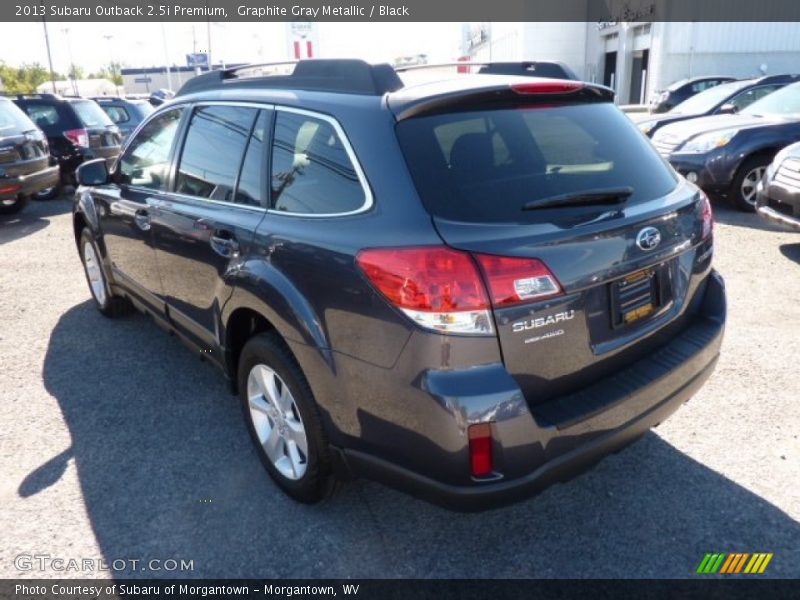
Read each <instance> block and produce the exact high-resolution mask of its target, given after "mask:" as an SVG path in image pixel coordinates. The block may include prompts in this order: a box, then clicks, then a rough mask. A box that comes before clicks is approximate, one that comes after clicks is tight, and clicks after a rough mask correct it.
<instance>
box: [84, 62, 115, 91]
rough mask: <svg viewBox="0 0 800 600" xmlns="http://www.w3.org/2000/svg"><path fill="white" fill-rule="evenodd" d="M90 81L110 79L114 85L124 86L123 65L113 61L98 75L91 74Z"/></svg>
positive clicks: (98, 72)
mask: <svg viewBox="0 0 800 600" xmlns="http://www.w3.org/2000/svg"><path fill="white" fill-rule="evenodd" d="M89 79H108V80H109V81H110V82H112V83H113V84H114V85H117V86H119V85H122V84H123V81H122V65H120V64H119V63H118V62H113V61H112V62H110V63H108V66H105V67H103V68H101V69H100V70H99V71H97V72H96V73H90V74H89Z"/></svg>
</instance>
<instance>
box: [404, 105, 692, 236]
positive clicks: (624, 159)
mask: <svg viewBox="0 0 800 600" xmlns="http://www.w3.org/2000/svg"><path fill="white" fill-rule="evenodd" d="M397 133H398V137H399V140H400V145H401V147H402V149H403V153H404V155H405V157H406V160H407V162H408V165H409V168H410V170H411V174H412V177H413V178H414V182H415V184H416V186H417V189H418V190H419V193H420V195H421V197H422V200H423V202H424V203H425V206H426V208H427V209H428V211H429V212H430V213H431V214H434V215H436V216H440V217H444V218H447V219H452V220H458V221H472V222H508V221H511V222H514V221H531V220H534V219H537V218H540V217H541V215H542V213H543V212H547V211H544V210H534V211H523V210H522V207H523V206H524V205H525V204H527V203H529V202H532V201H536V200H540V199H544V198H549V197H552V196H560V195H562V194H578V193H583V192H589V191H596V190H601V189H611V188H620V187H631V188H633V194H632V195H631V196H630V198H629V199H628V200H627V203H628V204H631V203H638V202H645V201H648V200H652V199H655V198H658V197H661V196H664V195H666V194H668V193H670V192H671V191H672V190H673V189H674V188H675V186H676V184H677V178H676V176H675V175H674V174H673V173H672V171H671V170H670V169H669V167H668V166H667V165H666V164H665V163H664V161H663V160H662V159H661V157H659V156H658V154H657V153H656V151H655V150H654V149H653V147H652V146H651V145H650V143H649V142H648V140H647V139H646V138H645V137H644V136H642V135H641V134H640V133H639V131H637V129H636V127H635V126H634V125H633V123H632V122H631V121H630V120H629V119H628V118H627V117H626V116H625V115H624V114H623V113H621V112H620V111H619V110H618V109H617V108H616V107H614V106H613V105H611V104H582V105H571V106H564V105H562V106H550V107H532V108H523V109H505V110H493V111H480V112H461V113H452V114H443V115H436V116H430V117H420V118H412V119H408V120H405V121H401V122H400V123H399V124H398V126H397Z"/></svg>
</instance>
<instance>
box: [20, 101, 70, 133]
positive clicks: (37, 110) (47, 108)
mask: <svg viewBox="0 0 800 600" xmlns="http://www.w3.org/2000/svg"><path fill="white" fill-rule="evenodd" d="M24 108H25V112H26V113H28V116H29V117H30V118H31V121H33V122H34V123H35V124H36V126H37V127H38V128H39V129H50V128H52V127H53V126H54V125H57V124H58V123H59V121H62V120H63V119H62V118H61V114H60V113H59V111H58V109H56V107H55V106H53V105H49V104H26V105H24ZM67 129H68V127H67Z"/></svg>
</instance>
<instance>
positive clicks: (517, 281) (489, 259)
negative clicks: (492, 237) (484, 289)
mask: <svg viewBox="0 0 800 600" xmlns="http://www.w3.org/2000/svg"><path fill="white" fill-rule="evenodd" d="M475 258H476V259H477V261H478V264H479V265H480V266H481V269H482V270H483V274H484V276H485V278H486V282H487V283H488V285H489V293H490V296H491V298H492V305H493V306H494V307H501V306H509V305H512V304H519V303H521V302H531V301H533V300H544V299H546V298H551V297H554V296H559V295H561V294H563V290H562V289H561V284H560V283H559V282H558V280H557V279H556V276H555V275H553V273H551V272H550V269H548V268H547V266H546V265H545V264H544V263H543V262H542V261H540V260H537V259H535V258H513V257H507V256H492V255H490V254H478V255H476V256H475Z"/></svg>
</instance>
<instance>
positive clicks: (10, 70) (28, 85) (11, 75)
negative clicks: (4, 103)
mask: <svg viewBox="0 0 800 600" xmlns="http://www.w3.org/2000/svg"><path fill="white" fill-rule="evenodd" d="M54 76H55V79H57V80H58V79H64V77H63V76H62V75H59V74H58V73H54ZM0 80H2V82H3V87H4V90H5V91H6V92H7V93H9V94H29V93H31V92H35V91H36V88H37V87H38V86H39V85H41V84H42V83H44V82H46V81H50V72H49V71H48V70H47V69H46V68H44V67H43V66H42V65H40V64H39V63H30V64H23V65H21V66H19V67H10V66H8V65H6V64H5V63H1V62H0Z"/></svg>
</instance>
